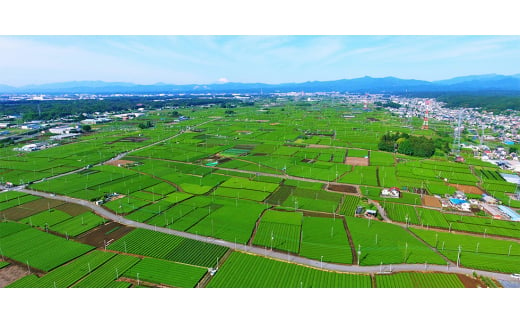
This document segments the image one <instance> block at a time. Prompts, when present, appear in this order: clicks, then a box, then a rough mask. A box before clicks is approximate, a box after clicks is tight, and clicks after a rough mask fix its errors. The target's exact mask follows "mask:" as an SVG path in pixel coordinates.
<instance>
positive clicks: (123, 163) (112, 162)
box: [105, 159, 135, 166]
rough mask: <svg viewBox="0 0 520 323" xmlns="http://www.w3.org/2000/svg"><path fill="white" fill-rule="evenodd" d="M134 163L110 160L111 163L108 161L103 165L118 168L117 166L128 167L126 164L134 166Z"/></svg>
mask: <svg viewBox="0 0 520 323" xmlns="http://www.w3.org/2000/svg"><path fill="white" fill-rule="evenodd" d="M134 163H135V161H133V160H124V159H119V160H112V161H108V162H106V163H105V165H112V166H119V165H122V166H124V165H128V164H134Z"/></svg>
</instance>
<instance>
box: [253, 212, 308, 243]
mask: <svg viewBox="0 0 520 323" xmlns="http://www.w3.org/2000/svg"><path fill="white" fill-rule="evenodd" d="M302 217H303V213H301V212H282V211H275V210H267V211H265V213H264V216H263V217H262V220H260V224H259V225H258V228H257V230H256V235H255V238H254V241H253V243H254V244H255V245H258V246H265V247H268V248H271V249H278V250H286V251H290V252H293V253H298V252H299V250H300V240H301V237H300V231H301V224H302Z"/></svg>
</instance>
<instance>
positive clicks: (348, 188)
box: [326, 184, 358, 194]
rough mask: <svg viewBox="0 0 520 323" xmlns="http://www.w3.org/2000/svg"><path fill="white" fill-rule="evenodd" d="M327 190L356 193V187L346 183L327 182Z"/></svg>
mask: <svg viewBox="0 0 520 323" xmlns="http://www.w3.org/2000/svg"><path fill="white" fill-rule="evenodd" d="M326 189H327V190H329V191H333V192H341V193H351V194H357V193H358V191H357V188H356V187H355V186H352V185H346V184H329V185H327V188H326Z"/></svg>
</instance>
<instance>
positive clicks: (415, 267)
mask: <svg viewBox="0 0 520 323" xmlns="http://www.w3.org/2000/svg"><path fill="white" fill-rule="evenodd" d="M17 190H18V191H20V192H23V193H27V194H32V195H36V196H41V197H45V198H50V199H55V200H60V201H65V202H69V203H74V204H79V205H83V206H85V207H88V208H90V209H91V210H93V211H94V212H95V213H96V214H98V215H100V216H101V217H103V218H105V219H108V220H112V221H114V222H117V223H120V224H123V225H126V226H129V227H134V228H141V229H148V230H154V231H157V232H162V233H166V234H172V235H176V236H180V237H185V238H189V239H193V240H198V241H203V242H208V243H212V244H216V245H220V246H225V247H228V248H231V249H236V250H240V251H244V252H248V253H251V254H255V255H260V256H266V257H270V258H274V259H279V260H284V261H289V262H293V263H297V264H301V265H307V266H311V267H315V268H323V269H327V270H333V271H338V272H350V273H380V272H383V273H389V272H401V271H437V272H445V273H458V274H467V275H471V274H472V273H473V272H476V273H477V274H479V275H484V276H488V277H491V278H494V279H500V280H508V281H516V280H515V279H514V278H512V277H511V276H510V275H509V274H502V273H495V272H489V271H482V270H475V269H469V268H457V266H455V265H454V264H452V263H451V264H450V263H447V264H446V265H445V266H444V265H443V266H441V265H431V264H400V265H380V266H357V265H342V264H333V263H327V262H321V261H319V260H312V259H307V258H304V257H300V256H296V255H293V254H289V253H284V252H280V251H275V250H269V249H268V248H261V247H255V246H248V245H244V244H237V243H234V242H229V241H225V240H220V239H215V238H211V237H205V236H200V235H197V234H192V233H187V232H182V231H176V230H172V229H168V228H163V227H156V226H153V225H149V224H146V223H141V222H136V221H132V220H128V219H125V218H124V217H121V216H118V215H116V214H114V213H112V212H111V211H109V210H107V209H105V208H103V207H101V206H99V205H96V204H95V203H93V202H89V201H85V200H81V199H77V198H73V197H69V196H62V195H54V194H49V193H44V192H39V191H33V190H28V189H25V188H21V187H20V188H18V189H17Z"/></svg>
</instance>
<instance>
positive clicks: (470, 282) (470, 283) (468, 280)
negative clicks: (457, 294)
mask: <svg viewBox="0 0 520 323" xmlns="http://www.w3.org/2000/svg"><path fill="white" fill-rule="evenodd" d="M456 275H457V276H458V277H459V279H460V281H461V282H462V284H464V287H466V288H477V287H486V285H484V284H482V282H480V281H479V280H477V279H475V278H473V277H470V276H467V275H463V274H456Z"/></svg>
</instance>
